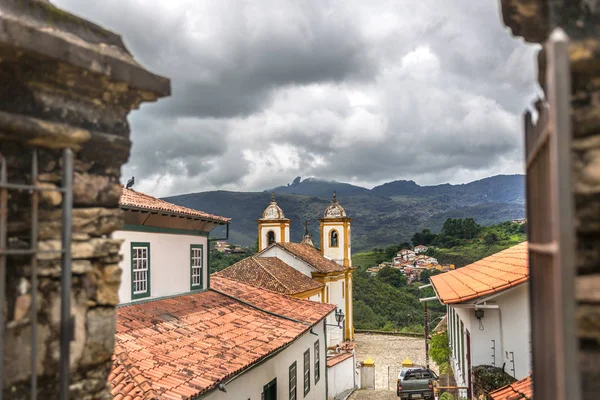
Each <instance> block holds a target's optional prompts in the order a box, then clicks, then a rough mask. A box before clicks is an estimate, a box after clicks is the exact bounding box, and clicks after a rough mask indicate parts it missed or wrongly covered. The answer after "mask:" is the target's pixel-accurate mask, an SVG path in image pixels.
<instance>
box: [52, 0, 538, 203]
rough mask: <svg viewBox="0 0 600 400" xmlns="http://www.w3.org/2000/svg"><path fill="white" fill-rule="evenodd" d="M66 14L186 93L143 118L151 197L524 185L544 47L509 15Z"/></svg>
mask: <svg viewBox="0 0 600 400" xmlns="http://www.w3.org/2000/svg"><path fill="white" fill-rule="evenodd" d="M52 2H53V3H54V4H55V5H57V6H59V7H61V8H63V9H65V10H68V11H70V12H72V13H75V14H78V15H81V16H83V17H85V18H87V19H89V20H92V21H94V22H96V23H99V24H101V25H103V26H105V27H106V28H108V29H111V30H113V31H115V32H118V33H120V34H121V35H122V36H123V38H124V41H125V43H126V45H127V46H128V48H129V50H130V51H131V52H132V53H133V54H134V56H135V58H136V60H138V61H139V62H140V63H141V64H142V65H144V66H145V67H147V68H148V69H150V70H151V71H153V72H155V73H158V74H161V75H164V76H167V77H169V78H171V79H172V87H173V95H172V97H170V98H168V99H163V100H160V101H159V102H157V103H154V104H149V105H145V106H143V107H142V108H141V110H138V111H135V112H133V113H132V114H130V117H129V119H130V122H131V127H132V139H133V149H132V154H131V158H130V160H129V163H128V164H127V165H126V166H125V167H124V168H123V180H126V179H128V178H129V177H130V176H132V175H134V176H135V177H136V189H138V190H142V191H145V192H148V193H151V194H154V195H157V196H163V195H169V194H179V193H188V192H198V191H205V190H213V189H227V190H263V189H267V188H270V187H274V186H276V185H280V184H285V183H288V182H291V181H292V180H293V179H294V178H295V177H296V176H298V175H300V176H302V177H303V178H304V177H309V176H313V177H319V178H323V179H329V180H337V181H343V182H350V183H355V184H359V185H363V186H366V187H372V186H374V185H377V184H380V183H383V182H386V181H391V180H396V179H412V180H414V181H416V182H417V183H419V184H424V185H429V184H438V183H445V182H450V183H464V182H469V181H472V180H476V179H480V178H483V177H486V176H491V175H495V174H512V173H522V172H523V148H522V146H523V145H522V138H521V117H520V116H521V113H522V110H523V109H524V108H525V107H526V106H528V104H530V101H531V100H532V99H533V96H535V94H536V93H537V90H538V89H537V87H536V85H535V73H534V70H535V51H536V48H535V47H533V46H531V45H527V44H525V43H523V42H522V41H520V40H517V39H513V38H512V37H511V35H510V33H509V32H508V31H507V30H506V29H505V28H504V27H503V25H502V24H501V22H500V16H499V9H498V4H499V1H498V0H443V1H441V0H419V1H415V0H369V1H364V0H314V1H309V0H239V1H236V0H219V1H215V0H169V1H164V0H102V1H93V0H52Z"/></svg>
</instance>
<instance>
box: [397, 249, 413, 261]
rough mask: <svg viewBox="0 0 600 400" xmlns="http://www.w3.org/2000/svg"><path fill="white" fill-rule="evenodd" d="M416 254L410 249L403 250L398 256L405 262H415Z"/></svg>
mask: <svg viewBox="0 0 600 400" xmlns="http://www.w3.org/2000/svg"><path fill="white" fill-rule="evenodd" d="M416 255H417V254H416V253H415V252H414V251H412V250H409V249H402V250H400V251H399V252H398V254H397V256H398V257H400V258H401V259H403V260H404V261H409V260H414V258H415V257H416Z"/></svg>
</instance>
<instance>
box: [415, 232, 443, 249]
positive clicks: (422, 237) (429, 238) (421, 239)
mask: <svg viewBox="0 0 600 400" xmlns="http://www.w3.org/2000/svg"><path fill="white" fill-rule="evenodd" d="M436 237H437V235H436V234H435V233H431V231H430V230H429V229H423V230H422V231H421V232H417V233H415V234H414V235H413V237H412V238H411V241H412V242H413V245H415V246H418V245H420V244H423V245H426V246H427V245H429V244H431V243H432V242H433V241H434V240H435V238H436Z"/></svg>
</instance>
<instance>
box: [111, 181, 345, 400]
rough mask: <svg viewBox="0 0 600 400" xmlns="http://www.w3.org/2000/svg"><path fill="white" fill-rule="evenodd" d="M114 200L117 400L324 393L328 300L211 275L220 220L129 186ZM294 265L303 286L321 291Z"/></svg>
mask: <svg viewBox="0 0 600 400" xmlns="http://www.w3.org/2000/svg"><path fill="white" fill-rule="evenodd" d="M120 204H121V208H122V209H123V211H124V215H125V222H126V224H125V226H124V228H123V229H122V230H120V231H118V232H115V237H118V238H121V239H123V241H124V243H123V246H122V254H123V260H122V262H121V267H122V268H123V278H122V285H121V289H120V292H119V295H120V297H121V305H120V306H119V307H118V309H117V318H116V325H117V326H116V335H115V352H114V357H113V366H112V371H111V374H110V376H109V383H110V385H111V393H112V395H113V396H114V398H115V399H122V398H143V399H166V398H200V397H201V398H206V399H211V400H218V399H248V398H251V399H271V400H272V399H277V398H279V399H284V398H285V399H288V398H294V399H300V398H304V399H315V400H323V399H326V398H327V396H328V394H329V393H328V389H327V387H328V385H327V371H328V368H327V332H328V331H327V328H328V327H327V326H326V321H327V320H328V317H329V316H330V315H331V314H333V313H334V311H335V310H336V306H335V305H333V304H326V303H321V302H314V301H308V300H303V299H298V298H293V297H291V296H287V295H285V294H281V293H277V292H275V291H272V290H267V289H263V288H258V287H255V286H250V285H246V284H244V283H242V282H239V281H234V280H230V279H226V278H224V277H222V276H213V277H212V279H211V278H210V276H209V275H208V273H207V272H208V242H209V239H208V233H209V232H210V231H211V230H212V229H213V228H214V227H215V226H216V225H219V224H221V225H222V224H228V223H229V219H228V218H224V217H219V216H215V215H211V214H208V213H205V212H202V211H198V210H192V209H189V208H185V207H180V206H177V205H174V204H170V203H168V202H165V201H162V200H159V199H156V198H154V197H151V196H148V195H145V194H143V193H139V192H136V191H134V190H129V189H123V192H122V196H121V202H120ZM263 261H264V262H265V263H266V261H267V260H266V259H265V260H263ZM265 271H267V272H268V270H265ZM294 272H295V273H296V275H295V276H294V278H295V279H300V280H301V281H302V282H301V284H304V285H308V286H307V290H308V291H309V292H310V291H314V290H316V291H317V292H319V293H320V292H321V291H322V287H324V284H319V283H318V282H316V281H313V280H312V279H310V278H308V277H306V276H305V275H303V274H301V273H300V272H298V271H295V270H294ZM329 320H331V318H329ZM336 329H337V330H338V331H342V329H340V328H339V327H336ZM352 356H353V355H352ZM336 372H339V373H343V372H344V371H336Z"/></svg>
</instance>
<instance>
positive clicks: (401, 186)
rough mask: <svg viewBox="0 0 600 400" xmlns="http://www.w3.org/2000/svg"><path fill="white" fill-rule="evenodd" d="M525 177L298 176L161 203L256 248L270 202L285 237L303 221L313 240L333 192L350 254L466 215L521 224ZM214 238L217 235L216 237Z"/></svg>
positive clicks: (299, 231)
mask: <svg viewBox="0 0 600 400" xmlns="http://www.w3.org/2000/svg"><path fill="white" fill-rule="evenodd" d="M524 185H525V177H524V176H523V175H496V176H492V177H489V178H485V179H481V180H478V181H474V182H470V183H466V184H460V185H451V184H442V185H435V186H420V185H418V184H416V183H415V182H413V181H405V180H400V181H393V182H388V183H384V184H383V185H380V186H376V187H374V188H372V189H367V188H364V187H361V186H355V185H351V184H348V183H342V182H331V181H325V180H321V179H315V178H308V179H304V180H302V179H301V178H300V177H298V178H296V179H294V181H293V182H292V183H290V184H288V185H287V186H279V187H275V188H273V189H269V190H265V191H263V192H231V191H209V192H199V193H190V194H183V195H178V196H171V197H166V198H164V200H166V201H169V202H171V203H174V204H178V205H182V206H186V207H190V208H195V209H198V210H202V211H205V212H209V213H211V214H218V215H222V216H226V217H230V218H232V221H231V226H230V236H229V241H230V242H231V243H236V244H240V245H245V246H254V245H256V241H257V240H256V239H257V238H256V235H257V225H256V220H257V219H258V218H260V217H261V216H262V212H263V210H264V209H265V207H266V206H267V205H268V204H269V202H270V200H271V192H274V193H275V195H276V201H277V204H279V206H280V207H281V208H282V209H283V212H284V213H285V216H286V217H287V218H289V219H291V220H292V223H291V231H290V234H291V239H292V241H296V242H298V241H300V240H301V239H302V235H303V234H304V221H306V220H308V221H309V223H310V225H309V231H310V233H311V234H312V236H313V238H314V239H316V240H315V242H316V241H317V240H318V237H319V221H318V218H321V217H322V216H323V211H324V210H325V208H326V207H327V206H328V205H329V204H330V203H331V197H332V194H333V192H334V191H335V192H336V193H337V198H338V201H339V202H340V204H341V205H342V206H343V207H344V208H345V210H346V213H347V214H348V215H349V216H350V217H352V218H353V222H352V246H353V251H354V252H357V251H363V250H369V249H372V248H375V247H380V248H383V247H385V246H387V245H390V244H397V243H401V242H403V241H409V240H410V238H411V236H412V235H413V233H415V232H417V231H420V230H422V229H424V228H428V229H431V230H432V231H433V232H438V231H439V230H440V229H441V227H442V225H443V223H444V221H445V220H446V219H448V218H467V217H472V218H474V219H475V221H476V222H477V223H479V224H481V225H490V224H495V223H498V222H503V221H508V220H511V219H516V218H523V217H524V214H525V188H524ZM217 234H218V233H217Z"/></svg>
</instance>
